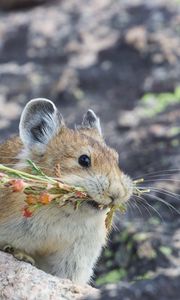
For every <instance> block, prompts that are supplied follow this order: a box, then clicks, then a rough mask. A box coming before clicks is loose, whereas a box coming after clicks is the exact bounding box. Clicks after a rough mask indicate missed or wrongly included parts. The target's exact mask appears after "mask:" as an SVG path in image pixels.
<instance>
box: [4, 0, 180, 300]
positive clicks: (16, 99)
mask: <svg viewBox="0 0 180 300" xmlns="http://www.w3.org/2000/svg"><path fill="white" fill-rule="evenodd" d="M35 97H45V98H49V99H51V100H53V101H54V102H55V103H56V105H57V106H58V107H59V109H60V110H61V112H62V114H63V115H64V117H65V119H66V120H67V123H68V125H69V126H74V124H79V123H80V122H81V120H82V116H83V114H84V113H85V112H86V110H87V109H88V108H92V109H94V110H95V112H96V113H97V114H98V115H99V116H100V117H101V120H102V126H103V131H104V136H105V139H106V140H107V142H108V143H109V144H110V145H112V146H113V147H115V148H116V149H117V151H118V152H119V154H120V166H121V167H122V168H123V170H124V171H126V172H127V173H128V174H129V175H130V176H132V177H133V178H134V179H136V178H141V177H143V178H144V179H145V182H144V184H143V186H147V187H150V188H151V193H150V194H149V195H147V196H146V197H145V196H143V198H144V199H141V198H138V197H136V198H134V199H132V200H131V201H130V203H129V209H128V212H127V214H126V215H125V216H124V215H117V217H116V220H115V225H116V226H115V227H116V230H115V231H114V232H113V233H112V234H111V236H110V238H109V245H108V247H107V248H106V249H104V251H103V255H102V258H101V259H100V260H99V262H98V265H97V268H96V272H95V276H94V279H93V281H92V285H93V286H95V287H101V289H102V297H104V298H102V299H106V298H105V297H109V299H119V297H120V296H121V298H122V299H123V295H124V297H126V299H143V300H145V299H155V300H160V299H163V300H164V299H169V298H171V300H173V299H174V300H175V299H177V300H178V299H179V294H180V285H179V284H177V282H179V279H180V269H179V267H180V220H179V210H180V197H179V182H180V181H179V180H180V176H179V171H180V166H179V163H180V150H179V149H180V1H179V0H172V1H168V0H167V1H166V0H146V1H143V0H131V1H129V0H101V1H98V0H78V1H77V0H76V1H75V0H68V1H64V0H53V1H50V0H49V1H48V0H46V1H43V0H0V141H3V140H4V139H6V138H8V137H9V136H10V135H11V134H16V133H17V132H18V122H19V116H20V113H21V111H22V108H23V107H24V105H25V104H26V102H27V101H29V100H30V99H31V98H35ZM120 281H121V283H119V282H120ZM127 282H128V283H127ZM103 293H104V294H103ZM105 295H106V296H105ZM113 297H114V298H113ZM128 297H129V298H128ZM107 299H108V298H107Z"/></svg>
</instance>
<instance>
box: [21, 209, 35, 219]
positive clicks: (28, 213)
mask: <svg viewBox="0 0 180 300" xmlns="http://www.w3.org/2000/svg"><path fill="white" fill-rule="evenodd" d="M32 214H33V212H32V211H31V210H30V208H29V207H27V206H25V207H24V208H23V216H24V217H26V218H30V217H32Z"/></svg>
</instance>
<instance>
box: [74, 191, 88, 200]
mask: <svg viewBox="0 0 180 300" xmlns="http://www.w3.org/2000/svg"><path fill="white" fill-rule="evenodd" d="M86 196H87V194H86V193H84V192H80V191H77V192H76V197H77V198H80V199H83V198H86Z"/></svg>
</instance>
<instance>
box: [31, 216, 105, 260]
mask: <svg viewBox="0 0 180 300" xmlns="http://www.w3.org/2000/svg"><path fill="white" fill-rule="evenodd" d="M29 234H30V235H32V237H33V239H34V238H35V244H36V246H37V247H35V248H36V249H32V250H35V251H36V252H38V254H39V255H48V254H50V253H53V252H56V251H62V252H65V251H66V250H67V249H69V248H72V247H75V246H76V245H78V247H79V248H84V247H85V248H87V247H89V248H91V249H92V248H99V247H102V246H103V245H104V244H105V241H106V235H107V231H106V227H105V216H103V215H100V216H95V217H88V216H87V217H85V216H83V215H81V214H74V215H68V214H66V215H64V214H60V215H59V216H58V217H57V218H55V217H54V218H53V219H52V218H49V219H46V224H44V222H43V221H42V220H41V219H39V225H38V226H36V228H35V231H34V230H33V228H31V229H30V231H29ZM35 244H34V245H35ZM32 245H33V243H32Z"/></svg>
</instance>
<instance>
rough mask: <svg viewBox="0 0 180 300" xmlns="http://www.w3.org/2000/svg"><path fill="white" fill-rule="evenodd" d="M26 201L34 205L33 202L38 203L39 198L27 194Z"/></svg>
mask: <svg viewBox="0 0 180 300" xmlns="http://www.w3.org/2000/svg"><path fill="white" fill-rule="evenodd" d="M25 201H26V203H27V204H28V205H32V204H36V203H37V198H36V197H35V196H33V195H31V194H29V195H27V196H26V200H25Z"/></svg>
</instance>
